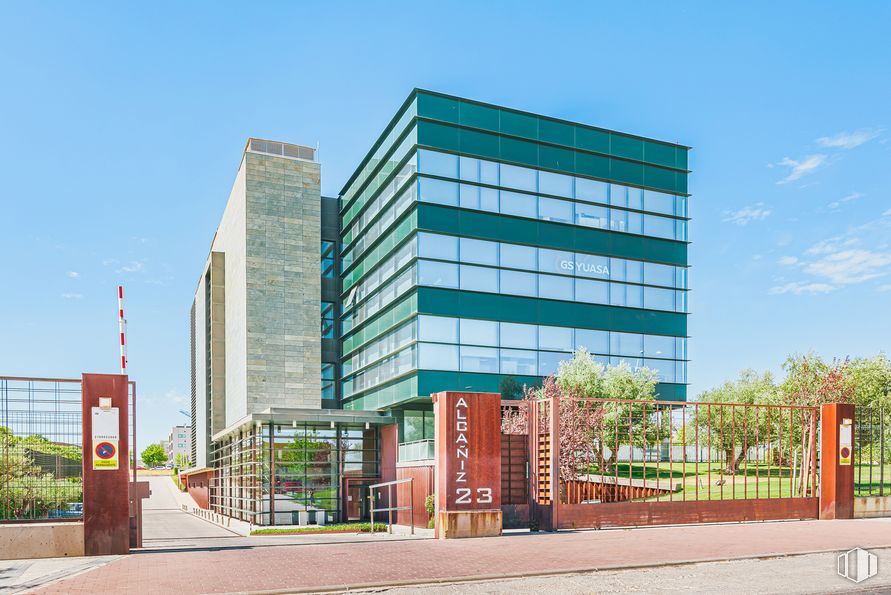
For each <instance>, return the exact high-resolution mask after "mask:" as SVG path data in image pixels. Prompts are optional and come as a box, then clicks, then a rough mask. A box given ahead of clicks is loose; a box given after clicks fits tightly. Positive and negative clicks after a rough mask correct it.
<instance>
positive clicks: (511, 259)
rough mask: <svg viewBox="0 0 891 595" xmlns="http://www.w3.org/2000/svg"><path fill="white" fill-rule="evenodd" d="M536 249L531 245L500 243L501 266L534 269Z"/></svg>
mask: <svg viewBox="0 0 891 595" xmlns="http://www.w3.org/2000/svg"><path fill="white" fill-rule="evenodd" d="M535 260H536V249H535V248H533V247H531V246H518V245H516V244H501V266H503V267H507V268H511V269H526V270H529V271H532V270H535V269H536V262H535Z"/></svg>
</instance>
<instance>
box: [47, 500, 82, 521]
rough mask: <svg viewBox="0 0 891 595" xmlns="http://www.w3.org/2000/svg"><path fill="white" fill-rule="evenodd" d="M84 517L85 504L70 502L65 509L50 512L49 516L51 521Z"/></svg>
mask: <svg viewBox="0 0 891 595" xmlns="http://www.w3.org/2000/svg"><path fill="white" fill-rule="evenodd" d="M83 515H84V503H83V502H69V503H68V506H66V507H65V508H58V509H56V510H51V511H49V514H48V515H47V516H48V517H49V518H51V519H76V518H80V517H82V516H83Z"/></svg>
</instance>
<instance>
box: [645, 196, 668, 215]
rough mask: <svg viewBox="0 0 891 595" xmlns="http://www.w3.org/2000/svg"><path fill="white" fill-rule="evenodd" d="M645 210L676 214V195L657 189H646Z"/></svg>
mask: <svg viewBox="0 0 891 595" xmlns="http://www.w3.org/2000/svg"><path fill="white" fill-rule="evenodd" d="M643 192H644V195H643V196H644V198H643V202H644V204H643V210H645V211H653V212H654V213H664V214H666V215H675V214H676V213H675V208H674V196H672V195H671V194H664V193H662V192H656V191H655V190H644V191H643Z"/></svg>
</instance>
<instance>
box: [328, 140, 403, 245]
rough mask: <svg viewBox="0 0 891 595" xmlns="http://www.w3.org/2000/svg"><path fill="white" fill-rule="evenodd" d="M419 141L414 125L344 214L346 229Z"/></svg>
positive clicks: (343, 201) (346, 202) (344, 202)
mask: <svg viewBox="0 0 891 595" xmlns="http://www.w3.org/2000/svg"><path fill="white" fill-rule="evenodd" d="M417 142H418V131H417V128H415V127H413V128H412V130H411V131H410V132H409V133H408V135H407V136H406V137H405V138H404V139H403V140H402V143H401V144H400V145H399V147H398V148H396V150H395V151H393V153H392V154H391V155H390V156H389V157H388V158H387V160H386V162H385V163H384V165H383V166H382V167H381V168H380V169H379V170H378V172H377V173H376V174H375V176H374V179H373V180H371V181H370V182H368V185H367V186H365V189H364V190H362V193H361V194H360V195H359V197H358V198H357V199H356V200H354V201H353V203H352V204H351V205H350V207H349V208H348V209H347V211H346V212H345V213H344V214H343V226H344V229H346V228H348V226H349V225H350V224H352V222H353V219H355V218H356V216H357V215H358V214H359V212H360V211H361V210H362V207H364V206H365V203H367V202H368V201H369V200H370V199H371V197H372V196H374V195H375V194H377V193H378V191H380V189H381V187H382V186H383V185H384V183H385V182H386V181H387V179H389V177H390V175H391V174H392V173H393V172H394V171H395V169H396V166H398V165H399V162H401V161H402V160H403V159H405V157H406V156H407V155H408V154H409V153H410V152H411V151H413V150H414V146H415V144H417ZM349 201H350V199H349V198H347V197H344V199H343V200H342V204H348V203H349Z"/></svg>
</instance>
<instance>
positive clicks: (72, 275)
mask: <svg viewBox="0 0 891 595" xmlns="http://www.w3.org/2000/svg"><path fill="white" fill-rule="evenodd" d="M65 274H66V275H67V276H68V278H69V279H77V278H78V277H80V273H78V272H77V271H68V272H67V273H65Z"/></svg>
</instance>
